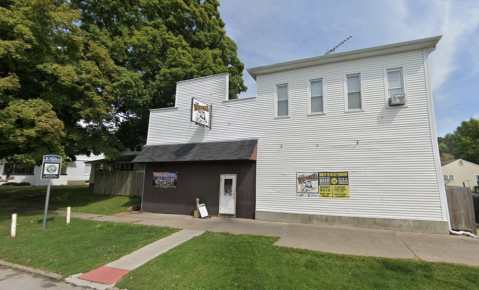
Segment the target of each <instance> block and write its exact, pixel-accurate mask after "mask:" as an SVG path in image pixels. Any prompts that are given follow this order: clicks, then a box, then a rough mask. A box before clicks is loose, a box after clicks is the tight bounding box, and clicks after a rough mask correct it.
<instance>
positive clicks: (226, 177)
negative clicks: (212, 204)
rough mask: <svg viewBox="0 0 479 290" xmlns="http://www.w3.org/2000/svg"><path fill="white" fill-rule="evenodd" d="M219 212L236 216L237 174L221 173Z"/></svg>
mask: <svg viewBox="0 0 479 290" xmlns="http://www.w3.org/2000/svg"><path fill="white" fill-rule="evenodd" d="M219 214H230V215H234V216H236V174H221V176H220V210H219Z"/></svg>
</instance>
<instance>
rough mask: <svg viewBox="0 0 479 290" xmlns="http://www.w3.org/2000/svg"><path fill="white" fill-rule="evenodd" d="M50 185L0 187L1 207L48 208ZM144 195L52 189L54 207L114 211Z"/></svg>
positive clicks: (56, 208)
mask: <svg viewBox="0 0 479 290" xmlns="http://www.w3.org/2000/svg"><path fill="white" fill-rule="evenodd" d="M46 192H47V187H46V186H31V187H21V186H0V206H1V207H19V208H40V209H43V208H44V207H45V198H46ZM140 203H141V199H140V197H129V196H109V195H99V194H93V191H92V190H91V189H89V188H88V186H84V185H81V186H52V187H51V189H50V202H49V206H48V209H50V210H66V208H67V207H69V206H71V207H72V211H76V212H86V213H98V214H112V213H117V212H121V211H124V210H126V209H127V208H128V207H130V206H132V205H139V204H140Z"/></svg>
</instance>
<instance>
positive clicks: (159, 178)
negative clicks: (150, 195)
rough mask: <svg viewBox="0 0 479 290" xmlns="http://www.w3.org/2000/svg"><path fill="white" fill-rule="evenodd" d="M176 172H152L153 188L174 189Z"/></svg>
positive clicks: (176, 183) (176, 180) (176, 181)
mask: <svg viewBox="0 0 479 290" xmlns="http://www.w3.org/2000/svg"><path fill="white" fill-rule="evenodd" d="M177 185H178V172H153V187H159V188H176V186H177Z"/></svg>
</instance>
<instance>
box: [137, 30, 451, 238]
mask: <svg viewBox="0 0 479 290" xmlns="http://www.w3.org/2000/svg"><path fill="white" fill-rule="evenodd" d="M440 38H441V37H431V38H426V39H419V40H414V41H408V42H402V43H395V44H390V45H384V46H379V47H371V48H366V49H360V50H354V51H348V52H342V53H336V54H330V55H325V56H317V57H312V58H307V59H301V60H294V61H289V62H283V63H278V64H273V65H267V66H262V67H256V68H250V69H248V72H249V73H250V74H251V76H252V77H253V78H254V79H255V80H256V82H257V91H256V92H257V96H256V97H252V98H244V99H237V100H229V99H228V96H229V88H228V84H229V75H228V73H224V74H218V75H212V76H208V77H202V78H197V79H191V80H185V81H180V82H178V83H177V89H176V102H175V106H174V107H171V108H162V109H152V110H150V122H149V131H148V140H147V144H146V146H145V148H144V149H143V151H142V152H140V154H139V155H138V156H137V157H136V158H135V159H134V160H133V162H134V163H145V164H146V165H145V179H144V188H143V198H142V210H143V211H149V212H160V213H170V214H192V213H193V210H195V209H196V201H195V199H196V198H199V199H200V203H205V204H206V207H207V210H208V212H209V213H210V214H212V215H229V216H235V217H239V218H249V219H257V220H267V221H283V222H300V223H315V224H327V225H345V226H356V227H366V228H382V229H389V230H401V231H414V232H429V233H443V234H447V233H448V228H449V226H448V210H447V200H446V193H445V187H444V182H443V180H442V176H441V167H440V158H439V153H438V152H439V150H438V144H437V134H436V125H435V121H434V120H435V118H434V106H433V98H432V90H431V82H430V72H429V60H428V56H429V53H430V52H432V51H433V50H434V49H435V47H436V44H437V43H438V41H439V40H440ZM404 97H405V98H404ZM192 98H195V99H192ZM391 100H392V103H390V101H391ZM210 117H211V118H210ZM197 124H203V125H202V126H200V125H197Z"/></svg>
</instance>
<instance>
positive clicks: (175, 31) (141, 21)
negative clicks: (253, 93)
mask: <svg viewBox="0 0 479 290" xmlns="http://www.w3.org/2000/svg"><path fill="white" fill-rule="evenodd" d="M72 3H73V4H74V5H75V6H76V7H78V9H79V10H80V11H81V13H82V22H81V28H82V29H83V30H84V31H85V32H86V33H87V35H88V38H89V39H90V40H91V41H93V42H95V43H97V44H98V45H100V46H101V47H102V48H104V49H105V50H107V51H108V53H109V55H110V56H111V58H112V59H113V60H114V61H115V64H116V65H119V66H121V67H124V68H126V69H128V70H129V71H131V72H140V73H141V75H142V76H141V80H142V82H143V85H144V90H143V99H142V100H141V102H136V103H134V104H129V103H125V106H124V107H122V113H124V115H123V116H124V117H126V120H124V122H123V123H122V127H123V128H120V130H119V132H118V133H119V135H120V136H121V139H122V140H124V141H125V142H127V143H129V144H127V145H129V146H132V145H135V144H134V142H138V140H135V139H131V138H129V137H130V136H134V138H138V137H139V136H141V137H143V138H146V133H147V129H148V116H149V109H150V108H161V107H168V106H173V105H174V98H175V93H176V82H178V81H181V80H185V79H193V78H197V77H203V76H208V75H212V74H218V73H225V72H228V73H229V75H230V78H229V82H230V83H229V94H230V98H231V99H234V98H237V94H238V93H240V92H244V91H246V86H245V85H244V82H243V79H242V74H243V70H244V65H243V64H242V63H241V61H240V60H239V59H238V57H237V53H236V50H237V47H236V44H235V43H234V41H233V40H231V38H229V37H228V36H227V35H226V32H225V29H224V27H225V23H224V22H223V21H222V20H221V18H220V13H219V11H218V6H219V2H218V1H216V0H206V1H200V0H160V1H149V0H127V1H111V0H110V1H94V0H72ZM132 130H133V132H136V133H137V134H129V133H130V132H132Z"/></svg>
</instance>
